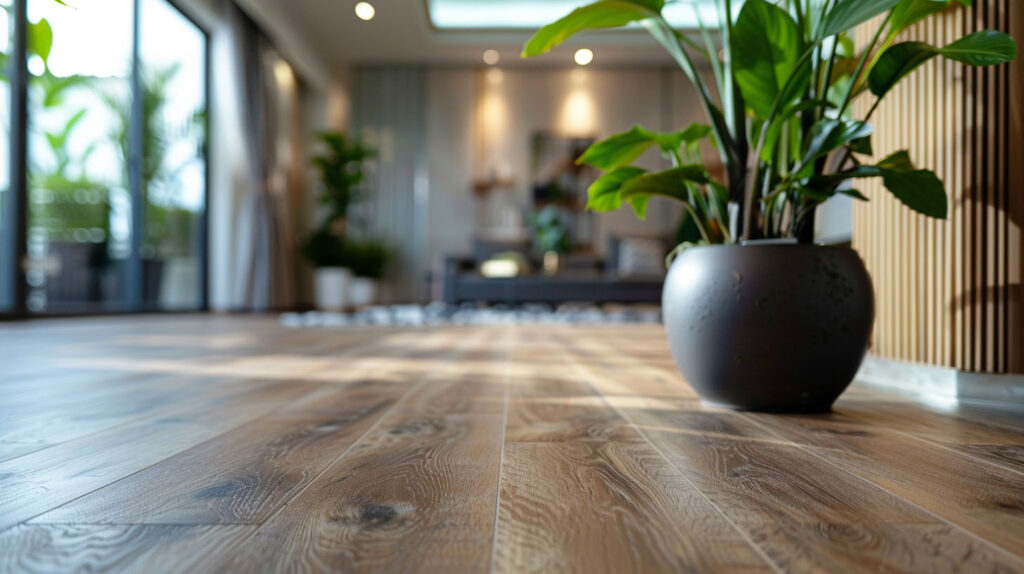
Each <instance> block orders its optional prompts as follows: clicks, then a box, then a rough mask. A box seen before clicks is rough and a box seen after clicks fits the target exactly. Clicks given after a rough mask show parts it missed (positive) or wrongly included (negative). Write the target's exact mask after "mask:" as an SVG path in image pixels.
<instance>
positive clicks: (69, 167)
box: [25, 0, 134, 313]
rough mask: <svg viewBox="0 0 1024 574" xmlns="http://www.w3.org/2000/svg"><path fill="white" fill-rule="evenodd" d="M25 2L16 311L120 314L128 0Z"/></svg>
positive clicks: (124, 291)
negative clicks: (22, 253)
mask: <svg viewBox="0 0 1024 574" xmlns="http://www.w3.org/2000/svg"><path fill="white" fill-rule="evenodd" d="M27 1H28V28H27V30H28V71H29V82H28V106H29V107H28V116H29V132H28V154H29V165H28V170H29V172H28V188H29V189H28V204H27V211H28V213H27V218H28V222H27V223H28V238H27V243H28V246H27V262H28V264H27V267H26V272H25V275H26V282H27V295H26V307H27V309H28V310H29V312H36V313H38V312H50V313H80V312H86V313H88V312H102V311H116V310H125V309H126V308H127V305H126V297H127V295H128V294H129V293H130V290H131V289H132V285H130V284H129V282H130V281H131V280H133V278H132V274H131V273H128V265H127V262H128V260H129V258H130V257H131V256H132V249H131V232H132V229H131V219H132V218H131V191H130V186H129V178H128V166H129V163H128V160H127V158H128V157H129V152H130V150H129V142H130V140H131V138H130V137H129V129H128V126H129V124H130V116H131V110H132V92H131V72H132V50H133V29H132V26H133V17H134V16H133V9H134V6H133V0H103V2H76V3H75V6H74V8H71V7H68V6H64V5H62V4H61V3H58V2H55V1H54V0H27Z"/></svg>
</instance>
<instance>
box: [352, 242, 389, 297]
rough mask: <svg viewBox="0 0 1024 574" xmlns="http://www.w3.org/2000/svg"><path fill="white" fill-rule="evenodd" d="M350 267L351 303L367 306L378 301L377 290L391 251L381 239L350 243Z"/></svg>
mask: <svg viewBox="0 0 1024 574" xmlns="http://www.w3.org/2000/svg"><path fill="white" fill-rule="evenodd" d="M347 253H348V258H349V262H350V263H349V267H350V269H351V270H352V275H353V277H352V281H351V283H350V284H349V304H350V305H352V306H353V307H365V306H367V305H372V304H373V303H375V302H376V301H377V290H378V287H379V284H380V280H381V278H382V277H383V276H384V271H385V269H386V268H387V265H388V261H389V260H390V259H391V252H390V251H389V250H388V248H387V246H385V245H384V244H383V243H381V242H379V241H374V240H372V239H371V240H364V241H350V242H349V243H348V249H347Z"/></svg>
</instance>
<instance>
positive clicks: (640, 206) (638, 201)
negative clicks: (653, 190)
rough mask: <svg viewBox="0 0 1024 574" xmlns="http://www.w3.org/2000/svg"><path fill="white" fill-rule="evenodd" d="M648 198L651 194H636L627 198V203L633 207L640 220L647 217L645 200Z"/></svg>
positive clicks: (647, 200) (649, 198)
mask: <svg viewBox="0 0 1024 574" xmlns="http://www.w3.org/2000/svg"><path fill="white" fill-rule="evenodd" d="M650 200H651V196H649V195H637V196H634V197H631V198H629V205H631V206H632V207H633V211H634V212H635V213H636V217H637V219H639V220H640V221H644V220H646V219H647V202H649V201H650Z"/></svg>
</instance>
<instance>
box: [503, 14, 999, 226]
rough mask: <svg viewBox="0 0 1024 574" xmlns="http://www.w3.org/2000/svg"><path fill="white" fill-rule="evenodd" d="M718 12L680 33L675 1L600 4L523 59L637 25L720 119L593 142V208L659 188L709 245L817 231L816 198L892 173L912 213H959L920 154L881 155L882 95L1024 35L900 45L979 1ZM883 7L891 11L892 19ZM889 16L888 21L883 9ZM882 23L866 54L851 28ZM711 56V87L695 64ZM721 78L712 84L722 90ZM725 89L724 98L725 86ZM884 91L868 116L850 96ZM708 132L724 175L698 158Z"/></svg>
mask: <svg viewBox="0 0 1024 574" xmlns="http://www.w3.org/2000/svg"><path fill="white" fill-rule="evenodd" d="M715 1H716V2H717V7H718V22H715V23H713V25H706V26H702V28H701V30H700V36H701V38H702V42H696V41H694V40H692V39H690V38H689V37H688V36H686V35H684V34H683V33H681V32H679V31H677V30H674V29H673V28H672V27H671V26H670V25H669V23H668V22H667V21H666V19H665V18H664V16H663V15H662V13H661V12H662V9H663V8H664V5H665V2H664V0H600V1H597V2H594V3H592V4H589V5H587V6H584V7H581V8H578V9H576V10H574V11H573V12H572V13H570V14H569V15H567V16H565V17H564V18H562V19H561V20H559V21H557V22H555V23H553V24H550V25H548V26H545V27H544V28H541V29H540V30H539V31H537V33H536V34H535V35H534V36H533V37H532V38H531V39H530V40H529V41H528V42H527V43H526V45H525V47H524V49H523V56H524V57H528V56H538V55H540V54H543V53H545V52H547V51H549V50H551V49H552V48H554V47H555V46H557V45H559V44H561V43H562V42H563V41H565V40H566V39H568V38H569V37H571V36H573V35H574V34H576V33H578V32H582V31H584V30H591V29H602V28H617V27H622V26H626V25H630V24H633V23H639V24H640V25H642V26H643V27H645V28H646V29H647V31H648V32H650V34H651V35H652V36H653V37H654V38H655V39H656V40H657V41H658V42H659V43H660V44H661V45H662V46H663V47H664V48H665V49H666V50H667V51H668V52H669V53H670V54H671V55H672V57H673V59H674V60H675V61H676V62H677V63H678V65H679V66H680V67H681V68H682V70H683V72H684V73H685V74H686V76H687V77H688V78H689V80H690V81H691V82H692V83H693V85H694V87H695V88H696V91H697V95H698V97H699V99H700V103H701V106H702V107H703V110H704V112H705V114H706V116H707V119H708V125H692V126H690V127H688V128H687V129H685V130H683V131H679V132H671V133H658V132H653V131H650V130H647V129H644V128H643V127H639V126H638V127H635V128H633V129H632V130H630V131H628V132H625V133H620V134H616V135H614V136H612V137H610V138H608V139H606V140H604V141H600V142H598V143H596V144H594V146H592V147H591V148H590V149H589V150H588V151H587V152H586V154H585V155H584V156H583V157H581V158H580V161H581V162H583V163H587V164H590V165H593V166H595V167H597V168H599V169H601V170H603V171H604V172H605V173H604V175H603V176H602V177H601V178H599V179H598V180H597V181H596V182H595V183H594V185H593V186H592V187H591V188H590V190H589V196H590V197H589V204H588V205H589V207H590V208H591V209H594V210H597V211H609V210H613V209H618V208H619V207H620V206H621V205H622V204H623V203H624V202H625V203H629V204H630V205H631V206H632V207H633V209H634V210H635V211H636V213H637V215H638V216H639V217H641V218H643V217H644V216H645V214H646V210H647V204H648V201H649V199H650V198H651V197H652V196H665V197H670V198H673V199H676V200H679V201H681V202H683V204H684V205H685V207H686V211H687V213H688V214H689V216H690V217H691V218H692V219H693V221H694V222H695V223H696V226H697V228H698V231H699V233H700V237H701V242H702V243H731V242H735V241H737V240H739V239H760V238H783V237H796V238H798V239H800V240H801V241H803V242H810V241H811V240H812V239H813V228H814V213H815V209H816V208H817V206H819V205H820V204H821V203H823V202H824V201H826V200H827V199H829V198H830V197H833V196H834V195H836V194H845V195H849V196H851V197H854V198H856V199H858V200H867V198H866V197H864V195H863V194H861V193H860V192H858V191H857V190H856V189H854V188H853V187H852V185H853V183H854V182H855V181H857V180H861V179H865V178H881V179H882V182H883V184H884V186H885V187H886V188H887V189H888V190H889V191H890V192H892V193H893V194H894V195H895V197H896V198H897V199H899V200H900V201H901V202H903V203H904V204H905V205H906V206H908V207H910V208H911V209H913V210H915V211H918V212H920V213H923V214H925V215H927V216H930V217H935V218H945V217H946V215H947V209H948V206H947V199H946V192H945V189H944V185H943V183H942V181H940V180H939V178H938V177H937V176H936V175H935V174H934V173H933V172H931V171H926V170H920V169H917V168H916V167H915V166H914V164H913V162H912V161H911V156H910V153H909V152H908V151H905V150H904V151H899V152H896V153H893V154H891V155H889V156H888V157H886V158H884V159H882V160H881V161H877V162H874V163H871V162H869V161H868V160H867V159H866V158H868V157H869V156H871V155H873V154H872V145H871V135H872V132H873V128H872V126H871V124H870V123H868V122H869V121H870V120H871V117H872V115H873V114H874V112H875V110H876V109H877V107H878V104H879V102H881V100H882V99H883V98H884V97H885V96H886V95H887V94H888V93H889V92H890V91H891V90H892V89H893V87H894V86H896V84H897V83H899V82H900V80H902V79H903V78H905V77H906V76H907V75H908V74H910V73H911V72H913V71H914V70H915V69H916V68H918V67H919V66H921V65H922V64H924V63H925V62H927V61H928V60H930V59H932V58H935V57H943V58H948V59H951V60H955V61H957V62H961V63H964V64H967V65H970V66H991V65H998V64H1002V63H1006V62H1009V61H1011V60H1013V59H1014V58H1015V57H1016V55H1017V45H1016V43H1015V42H1014V40H1013V39H1012V38H1010V37H1009V36H1008V35H1006V34H1004V33H1001V32H996V31H991V30H986V31H982V32H977V33H973V34H969V35H967V36H965V37H963V38H961V39H960V40H957V41H956V42H953V43H952V44H949V45H948V46H943V47H936V46H930V45H928V44H925V43H922V42H897V40H898V37H899V35H900V33H901V32H903V31H904V30H906V29H907V28H908V27H910V26H911V25H913V24H915V23H917V22H920V21H922V20H924V19H925V18H927V17H929V16H932V15H935V14H937V13H939V12H941V11H943V10H946V9H957V8H959V6H954V4H961V5H969V4H970V2H969V0H779V1H777V2H768V1H766V0H746V1H744V2H742V7H741V8H740V9H739V11H738V13H737V12H736V11H735V10H734V7H739V6H740V0H715ZM883 15H884V16H883ZM878 16H883V18H882V19H880V20H878V23H877V25H876V24H873V23H871V22H873V19H874V18H876V17H878ZM862 25H869V26H875V28H874V34H873V36H872V39H871V41H870V42H869V43H868V44H867V45H864V46H860V47H859V50H858V49H857V47H856V46H855V45H854V41H853V36H854V34H853V30H854V29H855V28H857V27H859V26H862ZM698 59H704V60H707V61H708V62H709V63H710V67H711V70H712V73H713V76H714V86H711V85H709V83H708V82H706V81H705V79H704V77H703V76H702V75H701V73H700V71H699V68H698V66H697V61H698ZM712 88H714V89H712ZM713 94H717V96H715V95H713ZM862 95H863V96H865V97H870V98H873V103H872V105H871V106H870V109H869V111H868V112H867V113H866V114H865V115H864V117H863V118H859V119H858V118H855V117H854V114H853V108H852V107H851V104H852V103H853V101H854V100H855V99H856V98H858V97H859V96H862ZM706 137H710V138H711V142H712V143H713V145H714V147H715V149H716V150H717V153H718V155H719V158H720V160H721V163H722V165H723V166H724V168H725V174H726V178H725V181H718V180H716V179H715V178H714V177H713V176H712V175H711V173H710V172H709V170H708V169H707V168H706V167H705V165H704V163H703V161H702V160H701V157H700V150H699V145H700V142H701V140H702V139H704V138H706ZM652 147H657V148H658V149H659V150H661V152H662V153H664V154H665V155H666V156H668V157H669V158H670V159H671V160H672V162H673V167H672V168H671V169H669V170H666V171H661V172H653V173H652V172H647V171H645V170H643V169H640V168H638V167H634V166H633V165H632V164H633V162H634V161H635V160H636V159H637V158H639V157H640V155H641V154H643V153H644V152H645V151H646V150H648V149H649V148H652Z"/></svg>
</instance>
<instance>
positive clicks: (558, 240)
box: [530, 205, 571, 275]
mask: <svg viewBox="0 0 1024 574" xmlns="http://www.w3.org/2000/svg"><path fill="white" fill-rule="evenodd" d="M530 227H531V228H532V229H533V246H534V248H535V249H536V250H537V251H539V252H540V253H541V254H542V256H543V258H544V259H543V263H544V273H545V274H547V275H555V274H557V273H558V270H559V268H560V267H561V256H562V254H564V253H568V252H569V249H570V247H571V243H570V242H569V236H568V235H567V233H566V230H565V224H564V223H563V222H562V215H561V213H559V211H558V208H556V207H555V206H553V205H548V206H546V207H544V208H543V209H541V210H540V211H537V212H536V213H534V214H533V215H531V216H530Z"/></svg>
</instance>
